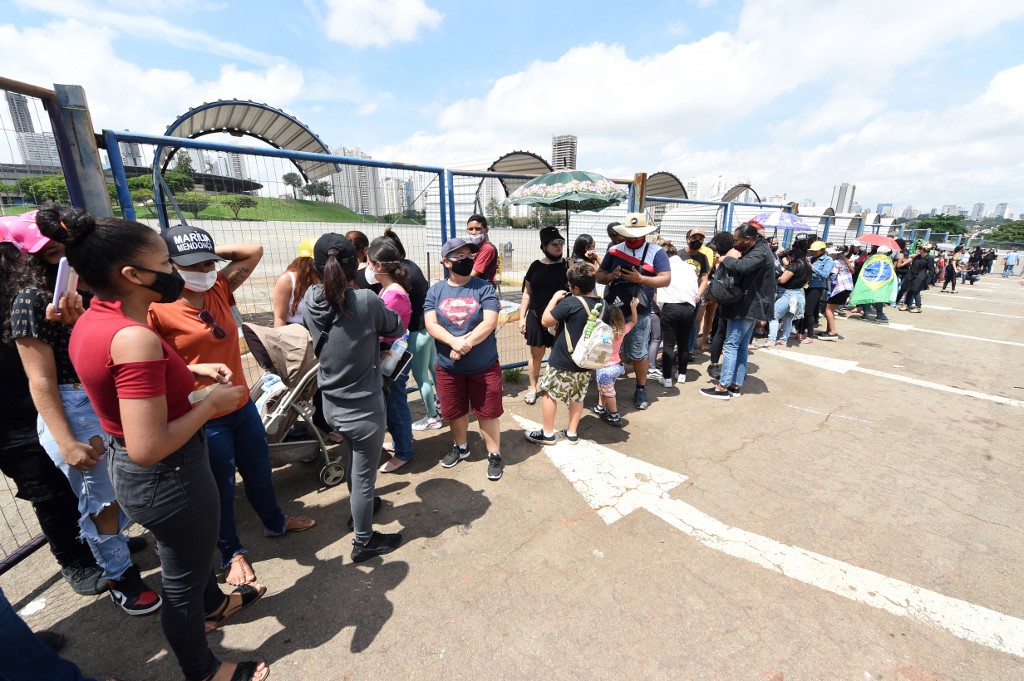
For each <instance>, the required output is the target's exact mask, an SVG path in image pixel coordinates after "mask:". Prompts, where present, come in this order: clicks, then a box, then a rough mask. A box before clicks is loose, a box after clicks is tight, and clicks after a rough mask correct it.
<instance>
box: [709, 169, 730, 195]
mask: <svg viewBox="0 0 1024 681" xmlns="http://www.w3.org/2000/svg"><path fill="white" fill-rule="evenodd" d="M727 191H729V183H728V181H726V179H725V178H724V177H722V176H721V175H719V176H718V177H716V178H715V181H714V182H712V183H711V196H710V197H709V198H713V199H714V198H718V197H720V196H722V195H723V194H725V193H726V192H727Z"/></svg>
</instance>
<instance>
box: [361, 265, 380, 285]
mask: <svg viewBox="0 0 1024 681" xmlns="http://www.w3.org/2000/svg"><path fill="white" fill-rule="evenodd" d="M363 274H365V275H366V283H367V284H368V285H369V286H373V285H374V284H376V283H377V273H376V272H374V270H373V265H367V266H366V268H365V269H364V270H363Z"/></svg>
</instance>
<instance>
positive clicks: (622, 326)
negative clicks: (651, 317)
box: [590, 298, 637, 428]
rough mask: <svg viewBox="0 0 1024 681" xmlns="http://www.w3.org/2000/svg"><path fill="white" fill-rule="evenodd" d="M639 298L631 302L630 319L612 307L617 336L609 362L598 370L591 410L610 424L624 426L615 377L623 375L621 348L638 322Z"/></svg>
mask: <svg viewBox="0 0 1024 681" xmlns="http://www.w3.org/2000/svg"><path fill="white" fill-rule="evenodd" d="M636 306H637V299H636V298H633V300H631V301H630V303H629V315H630V316H629V321H628V322H627V321H626V318H625V317H624V316H623V314H622V310H620V309H619V308H617V307H613V308H612V312H611V315H612V328H613V329H615V336H614V337H613V338H612V348H614V351H613V352H612V356H611V359H609V360H608V363H607V364H605V365H604V366H603V367H601V368H600V369H598V370H597V371H596V374H597V406H596V407H592V408H591V409H590V411H592V412H594V414H596V415H597V416H600V417H601V420H602V421H604V422H605V423H607V424H608V425H609V426H615V427H616V428H621V427H622V417H621V416H619V411H618V405H617V404H616V403H615V379H617V378H618V377H619V376H621V375H622V372H623V369H622V360H621V359H619V349H620V348H621V347H622V339H623V338H625V336H626V334H627V333H629V332H630V330H632V328H633V326H634V325H635V324H636Z"/></svg>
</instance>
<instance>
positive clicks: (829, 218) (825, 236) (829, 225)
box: [821, 215, 832, 243]
mask: <svg viewBox="0 0 1024 681" xmlns="http://www.w3.org/2000/svg"><path fill="white" fill-rule="evenodd" d="M831 228H832V216H831V215H826V216H825V229H824V230H823V231H822V233H821V240H822V241H824V242H825V243H828V230H830V229H831Z"/></svg>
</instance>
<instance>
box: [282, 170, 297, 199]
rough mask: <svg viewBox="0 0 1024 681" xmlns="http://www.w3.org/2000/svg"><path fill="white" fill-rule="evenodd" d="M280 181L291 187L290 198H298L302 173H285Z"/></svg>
mask: <svg viewBox="0 0 1024 681" xmlns="http://www.w3.org/2000/svg"><path fill="white" fill-rule="evenodd" d="M281 181H282V182H284V183H285V184H286V185H288V186H289V187H291V188H292V198H293V199H297V198H299V194H298V190H300V189H302V175H299V174H298V173H285V174H284V175H282V176H281Z"/></svg>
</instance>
